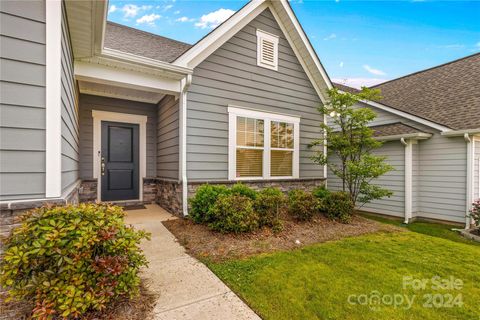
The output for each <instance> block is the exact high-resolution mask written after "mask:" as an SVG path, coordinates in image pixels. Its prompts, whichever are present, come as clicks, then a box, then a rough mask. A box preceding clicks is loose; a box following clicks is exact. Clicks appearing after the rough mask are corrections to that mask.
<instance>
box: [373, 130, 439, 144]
mask: <svg viewBox="0 0 480 320" xmlns="http://www.w3.org/2000/svg"><path fill="white" fill-rule="evenodd" d="M431 136H432V134H431V133H425V132H415V133H407V134H396V135H391V136H381V137H374V138H375V139H376V140H378V141H395V140H403V141H405V139H412V140H426V139H428V138H430V137H431ZM402 143H403V142H402Z"/></svg>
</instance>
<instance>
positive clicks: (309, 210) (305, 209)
mask: <svg viewBox="0 0 480 320" xmlns="http://www.w3.org/2000/svg"><path fill="white" fill-rule="evenodd" d="M318 206H319V201H318V199H317V198H316V197H315V196H313V194H311V193H310V192H305V191H303V190H292V191H290V193H289V194H288V212H289V213H290V215H291V216H293V217H294V218H296V219H297V220H301V221H307V220H311V219H312V217H313V216H314V214H316V213H318V209H319V207H318Z"/></svg>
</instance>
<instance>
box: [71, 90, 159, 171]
mask: <svg viewBox="0 0 480 320" xmlns="http://www.w3.org/2000/svg"><path fill="white" fill-rule="evenodd" d="M79 105H80V178H81V179H82V180H83V179H87V180H88V179H92V178H93V118H92V110H101V111H109V112H119V113H128V114H138V115H145V116H147V177H155V176H156V173H157V163H156V155H157V106H156V105H153V104H148V103H142V102H135V101H128V100H121V99H114V98H105V97H98V96H91V95H85V94H81V95H80V103H79Z"/></svg>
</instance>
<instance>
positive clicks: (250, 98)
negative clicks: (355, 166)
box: [187, 10, 323, 181]
mask: <svg viewBox="0 0 480 320" xmlns="http://www.w3.org/2000/svg"><path fill="white" fill-rule="evenodd" d="M257 28H258V29H261V30H264V31H267V32H269V33H273V34H276V35H278V36H280V40H279V60H278V71H274V70H269V69H266V68H262V67H258V66H257V44H256V43H257V38H256V29H257ZM320 103H321V101H320V99H319V97H318V95H317V94H316V92H315V90H314V88H313V87H312V84H311V83H310V81H309V79H308V77H307V75H306V74H305V72H304V71H303V69H302V66H301V65H300V63H299V61H298V59H297V58H296V56H295V54H294V52H293V50H292V49H291V47H290V46H289V44H288V42H287V40H286V38H285V36H284V35H283V33H282V32H281V30H280V28H279V26H278V24H277V22H276V21H275V19H274V17H273V15H272V13H271V12H270V11H269V10H266V11H264V12H263V13H262V14H260V15H259V16H258V17H256V18H255V19H254V20H253V21H252V22H250V23H249V24H248V25H247V26H245V27H244V28H243V29H242V30H241V31H239V32H238V33H237V34H236V35H235V36H234V37H233V38H231V39H230V40H229V41H227V42H226V43H225V44H224V45H223V46H222V47H220V48H219V49H218V50H216V51H215V52H214V53H213V54H212V55H210V56H209V57H208V58H207V59H206V60H204V61H203V62H202V63H201V64H200V65H198V66H197V67H196V68H195V70H194V73H193V82H192V85H191V87H190V89H189V91H188V97H187V108H188V112H187V170H188V171H187V176H188V179H189V181H205V180H207V181H211V180H227V179H228V112H227V108H228V105H229V104H232V105H235V106H238V107H246V108H253V109H256V110H260V111H264V112H277V113H284V114H291V115H297V116H300V117H301V120H300V177H301V178H302V177H317V178H321V177H323V167H321V166H318V165H316V164H314V163H313V162H312V161H311V160H310V157H311V156H312V155H313V151H312V150H309V149H308V144H309V143H310V142H312V141H313V140H314V139H317V138H319V137H321V130H320V128H319V123H320V122H322V121H323V117H322V115H321V114H320V113H319V112H318V111H317V107H318V106H319V104H320Z"/></svg>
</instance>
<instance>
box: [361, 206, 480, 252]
mask: <svg viewBox="0 0 480 320" xmlns="http://www.w3.org/2000/svg"><path fill="white" fill-rule="evenodd" d="M362 216H363V217H366V218H368V219H372V220H375V221H379V222H382V223H387V224H391V225H394V226H397V227H403V228H406V229H408V230H410V231H413V232H417V233H421V234H426V235H429V236H432V237H438V238H443V239H448V240H451V241H455V242H461V243H468V244H473V245H477V246H480V243H479V242H475V241H473V240H470V239H467V238H465V237H462V236H461V235H460V234H459V233H458V232H457V231H453V230H452V229H455V228H457V229H458V228H460V229H461V228H462V227H461V226H456V225H452V224H444V223H432V222H422V221H418V222H413V223H410V224H407V225H405V224H403V222H402V221H401V220H399V219H392V218H386V217H381V216H378V215H371V214H362Z"/></svg>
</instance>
